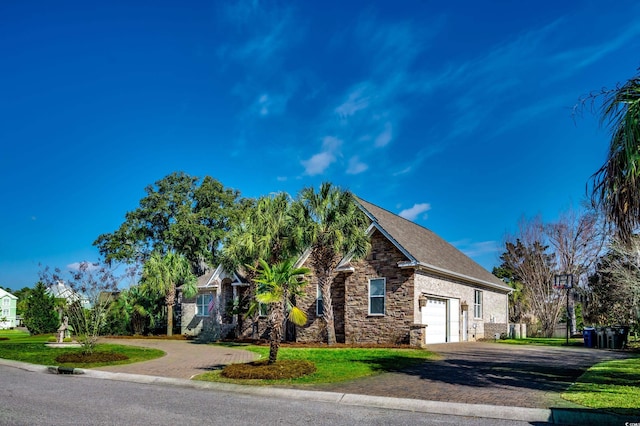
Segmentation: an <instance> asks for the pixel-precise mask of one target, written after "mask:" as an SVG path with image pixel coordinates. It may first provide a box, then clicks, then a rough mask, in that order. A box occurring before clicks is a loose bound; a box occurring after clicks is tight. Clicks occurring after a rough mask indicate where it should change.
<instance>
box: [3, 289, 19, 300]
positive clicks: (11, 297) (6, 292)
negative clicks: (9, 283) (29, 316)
mask: <svg viewBox="0 0 640 426" xmlns="http://www.w3.org/2000/svg"><path fill="white" fill-rule="evenodd" d="M2 297H8V298H9V299H15V300H17V299H18V296H15V295H13V294H11V293H9V292H8V291H6V290H4V289H1V288H0V298H2Z"/></svg>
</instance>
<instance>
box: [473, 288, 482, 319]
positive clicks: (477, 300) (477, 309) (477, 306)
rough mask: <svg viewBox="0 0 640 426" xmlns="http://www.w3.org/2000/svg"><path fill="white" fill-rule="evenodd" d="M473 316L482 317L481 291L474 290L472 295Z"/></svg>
mask: <svg viewBox="0 0 640 426" xmlns="http://www.w3.org/2000/svg"><path fill="white" fill-rule="evenodd" d="M473 317H474V318H482V291H480V290H475V291H474V295H473Z"/></svg>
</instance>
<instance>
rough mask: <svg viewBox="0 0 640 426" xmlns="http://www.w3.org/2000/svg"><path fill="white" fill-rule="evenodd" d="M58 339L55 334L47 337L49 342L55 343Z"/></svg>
mask: <svg viewBox="0 0 640 426" xmlns="http://www.w3.org/2000/svg"><path fill="white" fill-rule="evenodd" d="M57 341H58V339H56V338H55V336H51V337H48V338H47V343H55V342H57Z"/></svg>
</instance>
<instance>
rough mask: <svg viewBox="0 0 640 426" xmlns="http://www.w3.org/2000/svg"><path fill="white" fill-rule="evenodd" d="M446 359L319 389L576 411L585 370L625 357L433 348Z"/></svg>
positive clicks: (501, 347) (540, 349)
mask: <svg viewBox="0 0 640 426" xmlns="http://www.w3.org/2000/svg"><path fill="white" fill-rule="evenodd" d="M428 349H429V350H431V351H434V352H437V353H439V354H440V355H442V357H443V359H442V360H439V361H434V362H426V363H424V364H420V365H417V366H414V367H411V368H408V369H403V370H401V371H397V372H391V373H385V374H382V375H379V376H374V377H367V378H363V379H358V380H355V381H351V382H348V383H341V384H332V385H323V386H318V387H314V388H317V389H322V390H327V391H335V392H344V393H356V394H364V395H379V396H393V397H396V398H415V399H425V400H432V401H447V402H459V403H469V404H489V405H503V406H514V407H530V408H552V407H572V406H574V405H573V404H571V403H569V402H567V401H565V400H563V399H562V398H560V393H561V392H562V391H564V390H565V389H567V387H569V385H571V383H573V382H574V381H575V380H576V379H577V378H578V377H579V376H580V375H581V374H582V373H583V372H584V371H585V370H587V369H588V368H589V367H591V366H592V365H594V364H596V363H598V362H601V361H605V360H611V359H622V358H626V357H627V356H628V355H627V354H625V353H623V352H614V351H608V350H598V349H587V348H581V347H567V348H565V347H547V346H517V345H507V344H499V343H480V342H473V343H448V344H440V345H430V346H429V348H428Z"/></svg>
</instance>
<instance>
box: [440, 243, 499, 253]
mask: <svg viewBox="0 0 640 426" xmlns="http://www.w3.org/2000/svg"><path fill="white" fill-rule="evenodd" d="M452 245H454V246H455V247H457V248H458V249H459V250H460V251H461V252H463V253H464V254H466V255H467V256H469V257H476V256H481V255H484V254H488V253H496V252H498V251H499V250H500V244H499V243H498V242H497V241H479V242H473V241H470V240H461V241H455V242H453V243H452Z"/></svg>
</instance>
